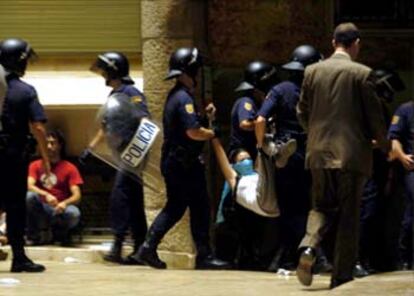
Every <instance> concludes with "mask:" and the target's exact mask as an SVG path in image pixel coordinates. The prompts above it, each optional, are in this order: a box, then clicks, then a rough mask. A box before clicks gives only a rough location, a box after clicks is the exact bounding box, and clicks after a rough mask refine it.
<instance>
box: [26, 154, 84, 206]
mask: <svg viewBox="0 0 414 296" xmlns="http://www.w3.org/2000/svg"><path fill="white" fill-rule="evenodd" d="M29 177H32V178H33V179H35V180H36V183H35V185H36V186H37V187H39V188H41V189H42V190H45V191H47V192H49V193H50V194H53V195H54V196H56V198H57V199H58V201H62V200H65V199H67V198H69V197H70V196H71V195H72V193H71V191H70V187H71V186H73V185H82V184H83V179H82V177H81V175H80V173H79V171H78V169H77V168H76V166H74V165H73V164H72V163H70V162H69V161H66V160H61V161H59V162H58V163H56V164H54V165H52V173H51V176H50V178H49V182H45V172H44V169H43V166H42V160H41V159H39V160H35V161H33V162H31V163H30V166H29Z"/></svg>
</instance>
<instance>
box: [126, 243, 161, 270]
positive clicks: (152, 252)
mask: <svg viewBox="0 0 414 296" xmlns="http://www.w3.org/2000/svg"><path fill="white" fill-rule="evenodd" d="M134 258H135V259H136V260H137V261H140V262H143V263H144V264H146V265H148V266H151V267H154V268H157V269H166V268H167V264H166V263H165V262H164V261H162V260H161V259H160V258H159V257H158V254H157V250H156V249H154V248H152V247H150V246H149V245H148V244H147V243H146V242H145V243H143V244H142V246H141V247H140V248H139V250H138V253H137V254H136V256H134Z"/></svg>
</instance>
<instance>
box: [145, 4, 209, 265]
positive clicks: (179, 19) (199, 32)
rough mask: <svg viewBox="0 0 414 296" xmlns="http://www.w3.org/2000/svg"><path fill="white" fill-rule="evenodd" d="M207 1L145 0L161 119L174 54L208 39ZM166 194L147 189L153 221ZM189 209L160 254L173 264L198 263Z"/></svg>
mask: <svg viewBox="0 0 414 296" xmlns="http://www.w3.org/2000/svg"><path fill="white" fill-rule="evenodd" d="M203 2H204V1H202V0H199V1H194V0H193V1H190V0H142V1H141V14H142V16H141V20H142V24H141V30H142V33H141V34H142V46H143V48H142V56H143V73H144V92H145V95H146V96H147V98H148V104H149V108H150V110H151V113H152V115H153V117H154V118H155V119H156V120H159V122H161V118H162V111H163V106H164V102H165V99H166V95H167V93H168V91H169V90H170V88H171V87H172V85H173V82H172V81H168V82H167V81H164V77H165V76H166V74H167V70H168V61H169V57H170V54H171V53H172V52H173V51H174V50H175V49H176V48H178V47H183V46H187V47H189V46H200V43H201V42H202V41H203V40H205V30H204V28H205V17H204V13H206V11H205V8H204V7H205V4H204V3H203ZM165 200H166V197H165V194H161V195H155V194H154V193H153V192H151V191H149V190H147V192H146V195H145V207H146V213H147V217H148V220H149V221H148V222H149V223H152V221H153V220H154V218H155V217H156V215H157V214H158V213H159V211H160V210H161V209H162V207H163V206H164V204H165ZM189 229H190V228H189V215H188V211H187V212H186V214H185V215H184V218H183V219H182V220H181V221H180V223H178V224H177V225H176V226H175V227H174V228H173V229H172V230H171V231H170V232H169V233H168V234H167V235H166V236H165V238H164V239H163V241H162V243H161V245H160V247H159V250H160V252H159V254H160V257H161V258H163V259H164V260H166V261H167V264H168V265H169V266H172V267H180V268H191V267H192V266H193V265H194V252H195V249H194V245H193V241H192V238H191V234H190V231H189Z"/></svg>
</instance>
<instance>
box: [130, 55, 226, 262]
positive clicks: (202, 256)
mask: <svg viewBox="0 0 414 296" xmlns="http://www.w3.org/2000/svg"><path fill="white" fill-rule="evenodd" d="M201 65H202V61H201V56H200V53H199V51H198V49H197V48H179V49H178V50H176V51H175V52H174V53H173V54H172V55H171V58H170V61H169V73H168V76H167V77H166V79H167V80H168V79H176V84H175V86H174V87H173V88H172V89H171V91H170V92H169V94H168V96H167V100H166V102H165V105H164V112H163V127H164V142H163V146H162V158H161V172H162V174H163V176H164V179H165V183H166V189H167V204H166V205H165V207H164V208H163V210H162V211H161V213H160V214H159V215H158V216H157V217H156V219H155V221H154V223H153V224H152V225H151V227H150V229H149V231H148V234H147V237H146V239H145V242H144V243H143V244H142V245H141V247H140V249H139V252H138V258H139V259H140V260H142V261H143V262H145V263H146V264H148V265H150V266H152V267H154V268H160V269H164V268H166V267H167V266H166V264H165V262H163V261H161V260H160V259H159V257H158V255H157V252H156V250H157V246H158V244H159V243H160V241H161V239H162V238H163V237H164V235H165V234H166V233H167V232H168V231H169V230H170V229H171V228H172V227H173V226H174V225H175V224H176V223H177V222H178V221H179V220H180V218H181V217H182V216H183V214H184V212H185V210H186V208H187V207H189V209H190V219H191V233H192V235H193V239H194V242H195V245H196V248H197V257H196V268H223V267H226V264H225V262H222V261H220V260H217V259H215V258H214V257H213V256H212V254H211V249H210V245H209V218H210V217H209V216H210V211H209V202H208V196H207V188H206V179H205V168H204V164H203V161H202V158H201V157H202V156H201V153H202V151H201V150H202V148H203V145H204V142H205V141H208V140H210V139H212V138H213V137H214V136H215V135H216V134H215V132H214V130H213V129H208V128H205V127H203V126H202V125H201V123H200V116H199V113H198V108H197V106H196V104H195V101H194V91H195V87H196V85H197V81H196V76H197V73H198V72H199V68H200V67H201ZM213 107H214V106H212V105H211V104H210V105H209V106H207V107H206V111H208V110H211V109H212V108H213Z"/></svg>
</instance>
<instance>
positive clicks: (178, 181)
mask: <svg viewBox="0 0 414 296" xmlns="http://www.w3.org/2000/svg"><path fill="white" fill-rule="evenodd" d="M164 162H165V163H164V164H163V174H164V178H165V183H166V189H167V203H166V205H165V206H164V208H163V209H162V211H161V212H160V213H159V214H158V216H157V217H156V218H155V220H154V223H153V224H152V225H151V227H150V229H149V235H150V242H149V243H150V245H152V247H156V246H157V245H158V243H159V242H160V240H161V239H162V237H164V235H165V234H166V233H167V232H168V231H169V230H170V229H171V228H172V227H173V226H174V225H175V224H176V223H177V222H178V221H179V220H180V219H181V217H182V216H183V215H184V212H185V210H186V209H187V207H188V208H189V209H190V226H191V234H192V236H193V239H194V242H195V245H196V248H197V256H198V258H203V257H205V256H208V255H209V254H210V253H211V249H210V241H209V240H210V238H209V225H210V207H209V201H208V195H207V184H206V179H205V171H204V165H202V164H201V163H200V162H195V163H193V164H191V165H189V166H187V165H185V164H183V163H181V162H180V161H177V160H175V159H174V158H172V157H168V158H166V159H165V160H164ZM147 242H148V240H147Z"/></svg>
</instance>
